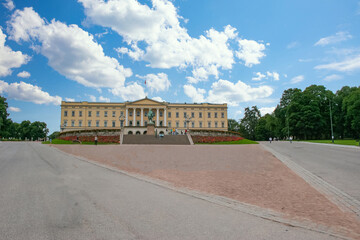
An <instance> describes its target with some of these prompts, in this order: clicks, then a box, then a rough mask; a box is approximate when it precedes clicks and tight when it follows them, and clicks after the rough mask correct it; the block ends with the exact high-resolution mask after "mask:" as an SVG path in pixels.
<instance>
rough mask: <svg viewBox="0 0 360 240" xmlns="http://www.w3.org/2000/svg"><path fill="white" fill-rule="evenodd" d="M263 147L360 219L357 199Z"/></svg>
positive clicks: (341, 207)
mask: <svg viewBox="0 0 360 240" xmlns="http://www.w3.org/2000/svg"><path fill="white" fill-rule="evenodd" d="M261 146H262V147H263V148H264V149H265V150H267V151H269V152H271V153H272V154H273V155H274V156H275V157H276V158H277V159H279V160H280V161H281V162H283V163H284V164H285V165H286V166H287V167H288V168H290V169H291V170H292V171H294V172H295V173H296V174H298V175H299V176H300V177H302V178H303V179H304V180H305V181H306V182H307V183H309V184H310V185H311V186H313V187H314V188H315V189H316V190H318V191H319V192H320V193H322V194H324V195H325V197H327V198H328V199H329V200H330V201H331V202H333V203H335V204H336V205H337V206H338V207H339V208H340V209H341V210H343V211H346V212H353V213H355V214H356V215H357V217H358V219H360V202H359V201H358V200H356V199H355V198H353V197H351V196H350V195H348V194H347V193H345V192H343V191H341V190H340V189H338V188H336V187H334V186H333V185H331V184H329V183H328V182H326V181H324V180H323V179H321V178H319V177H318V176H316V175H314V174H313V173H311V172H310V171H308V170H306V169H305V168H303V167H301V166H300V165H298V164H296V163H295V162H293V161H292V160H290V159H289V158H288V157H286V156H284V155H282V154H280V153H278V152H276V151H275V150H273V149H271V148H269V147H268V146H266V145H264V144H261Z"/></svg>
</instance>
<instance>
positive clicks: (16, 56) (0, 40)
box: [0, 28, 30, 76]
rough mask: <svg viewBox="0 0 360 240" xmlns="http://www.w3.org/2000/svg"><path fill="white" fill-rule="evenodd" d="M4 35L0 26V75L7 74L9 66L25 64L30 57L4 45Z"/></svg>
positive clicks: (15, 66) (9, 70)
mask: <svg viewBox="0 0 360 240" xmlns="http://www.w3.org/2000/svg"><path fill="white" fill-rule="evenodd" d="M5 40H6V35H5V34H4V33H3V32H2V30H1V28H0V76H8V75H10V74H11V73H12V71H11V68H18V67H20V66H21V65H23V64H26V63H27V62H28V61H29V60H30V57H29V56H28V55H26V54H22V52H20V51H16V52H15V51H13V50H12V49H11V48H10V47H8V46H5Z"/></svg>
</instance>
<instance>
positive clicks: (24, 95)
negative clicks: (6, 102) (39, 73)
mask: <svg viewBox="0 0 360 240" xmlns="http://www.w3.org/2000/svg"><path fill="white" fill-rule="evenodd" d="M2 93H6V94H7V96H8V98H10V99H15V100H20V101H25V102H33V103H36V104H54V105H60V103H61V97H59V96H55V97H54V96H50V94H49V93H47V92H44V91H42V90H41V88H40V87H38V86H34V85H31V84H29V83H24V82H20V83H11V84H8V83H7V82H4V81H2V80H0V94H2Z"/></svg>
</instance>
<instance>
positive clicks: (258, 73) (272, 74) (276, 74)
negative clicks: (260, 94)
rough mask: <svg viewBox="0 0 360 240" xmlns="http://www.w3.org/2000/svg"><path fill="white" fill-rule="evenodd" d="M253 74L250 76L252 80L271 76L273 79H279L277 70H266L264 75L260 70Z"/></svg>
mask: <svg viewBox="0 0 360 240" xmlns="http://www.w3.org/2000/svg"><path fill="white" fill-rule="evenodd" d="M255 75H256V77H253V78H252V80H253V81H261V80H262V79H264V78H266V79H269V78H272V79H274V80H275V81H279V80H280V75H279V73H277V72H269V71H267V72H266V75H265V74H262V73H261V72H257V73H255Z"/></svg>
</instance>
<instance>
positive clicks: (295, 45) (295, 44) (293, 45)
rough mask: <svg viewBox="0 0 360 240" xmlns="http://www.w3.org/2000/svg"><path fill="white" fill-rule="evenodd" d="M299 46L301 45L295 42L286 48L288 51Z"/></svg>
mask: <svg viewBox="0 0 360 240" xmlns="http://www.w3.org/2000/svg"><path fill="white" fill-rule="evenodd" d="M298 45H299V43H298V42H296V41H295V42H291V43H289V44H288V45H287V46H286V48H287V49H291V48H294V47H297V46H298Z"/></svg>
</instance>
